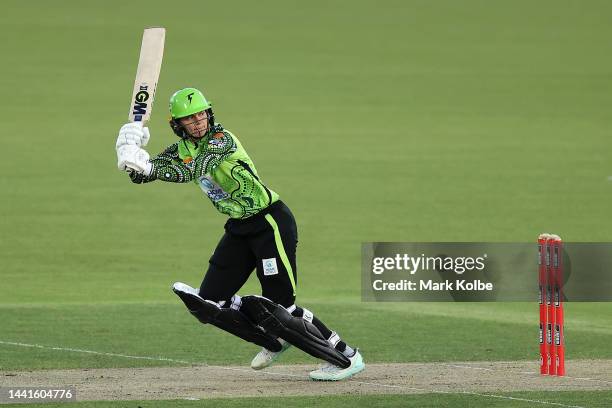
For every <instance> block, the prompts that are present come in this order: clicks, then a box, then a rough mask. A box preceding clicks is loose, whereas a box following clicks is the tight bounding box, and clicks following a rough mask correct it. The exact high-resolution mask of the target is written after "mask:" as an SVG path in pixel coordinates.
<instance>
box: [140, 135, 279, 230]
mask: <svg viewBox="0 0 612 408" xmlns="http://www.w3.org/2000/svg"><path fill="white" fill-rule="evenodd" d="M212 133H213V134H212V135H209V136H206V137H204V138H203V139H202V141H200V142H199V143H197V144H195V143H193V142H191V141H189V140H184V139H183V140H181V141H179V142H177V143H174V144H172V145H170V146H169V147H168V148H166V150H164V151H163V152H162V153H161V154H159V155H158V156H156V157H154V158H152V159H151V163H152V164H153V170H152V172H151V175H150V176H148V177H147V176H143V175H141V174H137V173H131V174H130V178H131V179H132V181H133V182H134V183H148V182H150V181H153V180H162V181H169V182H173V183H187V182H193V183H195V184H197V185H198V186H199V187H200V188H201V189H202V192H203V193H204V194H205V195H206V196H207V197H208V198H209V199H210V201H211V202H212V203H213V205H214V206H215V207H216V208H217V210H219V211H220V212H222V213H223V214H227V215H228V216H230V217H231V218H247V217H250V216H251V215H254V214H256V213H258V212H259V211H261V210H262V209H264V208H266V207H267V206H269V205H270V204H272V203H274V202H276V201H278V198H279V197H278V194H276V193H275V192H274V191H272V190H270V189H268V188H267V187H266V186H265V185H264V184H263V183H262V181H261V180H260V179H259V176H258V175H257V170H256V169H255V165H254V164H253V161H252V160H251V158H250V157H249V155H248V154H247V152H246V151H245V150H244V148H243V147H242V145H241V144H240V141H239V140H238V138H237V137H236V136H234V135H233V134H232V133H231V132H229V131H227V130H225V129H223V128H222V127H221V126H220V125H218V124H217V125H216V126H215V132H212Z"/></svg>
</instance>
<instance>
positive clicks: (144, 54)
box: [128, 27, 166, 123]
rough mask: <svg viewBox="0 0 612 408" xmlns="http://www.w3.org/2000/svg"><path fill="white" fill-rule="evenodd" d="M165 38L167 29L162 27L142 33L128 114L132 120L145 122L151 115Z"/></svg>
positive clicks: (152, 28) (148, 29)
mask: <svg viewBox="0 0 612 408" xmlns="http://www.w3.org/2000/svg"><path fill="white" fill-rule="evenodd" d="M165 38H166V29H165V28H162V27H150V28H146V29H145V30H144V33H143V34H142V45H141V46H140V58H139V60H138V69H137V71H136V80H135V81H134V91H133V92H132V99H131V102H130V111H129V114H128V120H129V121H130V122H143V123H144V122H146V121H148V120H149V118H150V117H151V111H152V110H153V100H154V99H155V91H156V89H157V81H158V79H159V72H160V71H161V64H162V58H163V55H164V41H165Z"/></svg>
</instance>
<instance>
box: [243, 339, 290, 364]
mask: <svg viewBox="0 0 612 408" xmlns="http://www.w3.org/2000/svg"><path fill="white" fill-rule="evenodd" d="M278 341H280V342H281V344H282V345H283V348H282V349H281V350H280V351H276V352H274V351H270V350H268V349H267V348H262V349H261V351H260V352H259V353H257V355H256V356H255V357H254V358H253V360H252V361H251V368H252V369H253V370H261V369H262V368H266V367H270V366H271V365H272V364H273V363H274V362H275V361H276V360H277V359H278V358H279V357H280V355H281V354H283V353H284V352H285V350H287V349H288V348H289V347H291V344H289V343H287V342H286V341H285V340H283V339H278Z"/></svg>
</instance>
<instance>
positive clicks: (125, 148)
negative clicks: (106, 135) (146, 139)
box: [117, 144, 140, 171]
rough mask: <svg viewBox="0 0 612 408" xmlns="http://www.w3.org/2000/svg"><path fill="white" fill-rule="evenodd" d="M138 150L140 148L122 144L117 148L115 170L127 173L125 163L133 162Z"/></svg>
mask: <svg viewBox="0 0 612 408" xmlns="http://www.w3.org/2000/svg"><path fill="white" fill-rule="evenodd" d="M139 150H140V147H138V146H136V145H134V144H124V145H121V146H118V147H117V168H118V169H119V170H121V171H127V170H128V168H127V166H126V163H127V162H133V161H134V157H135V156H136V154H137V153H138V151H139Z"/></svg>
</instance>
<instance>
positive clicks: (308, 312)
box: [302, 307, 314, 323]
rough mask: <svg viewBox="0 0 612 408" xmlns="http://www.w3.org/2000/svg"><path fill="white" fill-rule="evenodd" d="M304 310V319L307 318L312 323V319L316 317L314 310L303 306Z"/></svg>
mask: <svg viewBox="0 0 612 408" xmlns="http://www.w3.org/2000/svg"><path fill="white" fill-rule="evenodd" d="M302 310H303V314H302V319H304V320H306V321H307V322H309V323H312V319H313V318H314V315H313V314H312V312H311V311H310V310H308V309H306V308H305V307H303V308H302Z"/></svg>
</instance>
